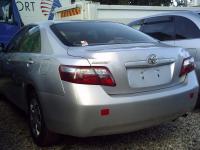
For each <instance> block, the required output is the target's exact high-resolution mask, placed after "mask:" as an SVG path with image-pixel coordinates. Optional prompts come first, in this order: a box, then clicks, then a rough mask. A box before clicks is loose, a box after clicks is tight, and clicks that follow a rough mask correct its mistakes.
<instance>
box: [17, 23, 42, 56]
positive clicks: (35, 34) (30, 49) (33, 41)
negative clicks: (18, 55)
mask: <svg viewBox="0 0 200 150" xmlns="http://www.w3.org/2000/svg"><path fill="white" fill-rule="evenodd" d="M19 51H20V52H27V53H38V52H40V51H41V37H40V29H39V27H38V26H35V27H33V28H31V29H29V30H28V31H27V32H26V34H25V36H24V37H23V39H22V41H21V42H20V44H19Z"/></svg>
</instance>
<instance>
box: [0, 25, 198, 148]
mask: <svg viewBox="0 0 200 150" xmlns="http://www.w3.org/2000/svg"><path fill="white" fill-rule="evenodd" d="M3 47H4V46H3V44H1V48H2V52H1V54H0V62H1V63H0V65H1V66H0V69H1V70H0V71H1V86H0V90H1V92H2V93H3V94H4V95H5V96H6V97H7V98H8V99H9V100H11V101H12V102H13V103H14V104H16V105H17V106H18V107H20V108H21V109H22V110H24V111H25V112H27V114H28V118H29V124H30V130H31V133H32V137H33V139H34V141H35V142H36V143H37V144H38V145H41V146H43V145H48V144H50V143H52V142H55V141H56V140H57V139H58V137H57V134H55V133H58V134H66V135H72V136H78V137H88V136H98V135H108V134H118V133H126V132H131V131H135V130H139V129H143V128H146V127H150V126H153V125H158V124H160V123H163V122H165V121H170V120H173V119H176V118H177V117H179V116H181V115H183V114H185V113H187V112H189V111H191V110H192V109H193V108H194V106H195V103H196V99H197V95H198V82H197V78H196V75H195V72H194V67H195V66H194V59H193V58H192V57H191V56H190V55H189V53H188V52H186V51H185V50H184V49H182V48H174V47H170V46H166V45H164V44H160V43H158V42H157V41H155V40H154V39H152V38H151V37H149V36H147V35H145V34H143V33H141V32H139V31H136V30H134V29H132V28H130V27H128V26H125V25H122V24H118V23H111V22H100V21H68V22H43V23H38V24H32V25H28V26H25V27H24V28H23V29H22V30H21V31H19V32H18V33H17V34H16V35H15V36H14V38H13V39H12V40H11V42H10V43H9V44H8V45H7V47H6V48H3Z"/></svg>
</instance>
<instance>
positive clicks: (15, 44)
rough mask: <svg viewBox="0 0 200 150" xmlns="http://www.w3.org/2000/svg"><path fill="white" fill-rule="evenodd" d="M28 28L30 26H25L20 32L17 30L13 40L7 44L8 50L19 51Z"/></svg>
mask: <svg viewBox="0 0 200 150" xmlns="http://www.w3.org/2000/svg"><path fill="white" fill-rule="evenodd" d="M27 30H28V27H24V28H23V29H21V30H20V31H19V32H17V34H15V35H14V37H13V38H12V39H11V41H10V42H9V44H8V45H7V51H8V52H18V51H19V43H20V41H21V40H22V39H23V37H24V35H25V33H26V31H27Z"/></svg>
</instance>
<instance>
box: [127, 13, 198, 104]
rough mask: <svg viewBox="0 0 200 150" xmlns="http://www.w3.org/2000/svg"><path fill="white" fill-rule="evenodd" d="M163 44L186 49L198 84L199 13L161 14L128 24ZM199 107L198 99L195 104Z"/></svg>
mask: <svg viewBox="0 0 200 150" xmlns="http://www.w3.org/2000/svg"><path fill="white" fill-rule="evenodd" d="M128 25H129V26H130V27H132V28H134V29H137V30H140V31H142V32H144V33H146V34H148V35H150V36H151V37H153V38H155V39H158V40H160V41H161V42H163V43H166V44H168V45H172V46H179V47H183V48H185V49H187V50H188V51H189V52H190V54H191V56H193V57H194V59H195V63H196V73H197V76H198V81H199V82H200V44H199V43H200V14H199V11H196V12H192V11H185V12H171V13H163V14H158V15H154V16H149V17H145V18H140V19H136V20H134V21H133V22H131V23H129V24H128ZM197 106H198V107H200V99H199V100H198V102H197Z"/></svg>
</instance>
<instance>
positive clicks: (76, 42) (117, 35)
mask: <svg viewBox="0 0 200 150" xmlns="http://www.w3.org/2000/svg"><path fill="white" fill-rule="evenodd" d="M51 29H52V30H53V32H54V33H55V35H56V36H57V37H58V38H59V39H60V40H61V41H62V42H63V43H64V44H65V45H67V46H88V45H109V44H131V43H147V42H148V43H149V42H155V40H153V39H152V38H151V37H149V36H147V35H145V34H143V33H141V32H139V31H136V30H134V29H132V28H130V27H128V26H125V25H122V24H118V23H111V22H67V23H57V24H53V25H52V26H51Z"/></svg>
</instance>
